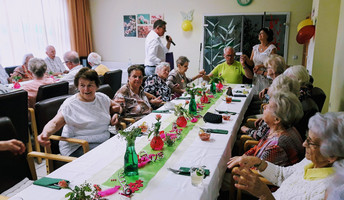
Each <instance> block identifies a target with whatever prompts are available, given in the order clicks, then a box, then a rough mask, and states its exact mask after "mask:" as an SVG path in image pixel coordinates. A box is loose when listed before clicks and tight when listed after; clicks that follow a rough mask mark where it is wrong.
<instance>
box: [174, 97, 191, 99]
mask: <svg viewBox="0 0 344 200" xmlns="http://www.w3.org/2000/svg"><path fill="white" fill-rule="evenodd" d="M177 99H191V97H178V98H177Z"/></svg>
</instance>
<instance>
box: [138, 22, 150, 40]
mask: <svg viewBox="0 0 344 200" xmlns="http://www.w3.org/2000/svg"><path fill="white" fill-rule="evenodd" d="M152 29H153V26H152V25H148V26H146V25H139V26H137V37H138V38H146V37H147V35H148V33H149V32H150V31H151V30H152Z"/></svg>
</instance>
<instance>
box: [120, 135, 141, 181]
mask: <svg viewBox="0 0 344 200" xmlns="http://www.w3.org/2000/svg"><path fill="white" fill-rule="evenodd" d="M124 174H125V175H126V176H136V175H139V166H138V159H137V154H136V151H135V140H134V141H127V150H126V151H125V154H124Z"/></svg>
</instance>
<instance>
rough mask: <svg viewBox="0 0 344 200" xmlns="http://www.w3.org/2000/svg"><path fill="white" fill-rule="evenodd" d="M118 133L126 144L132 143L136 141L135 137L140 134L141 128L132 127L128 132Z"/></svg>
mask: <svg viewBox="0 0 344 200" xmlns="http://www.w3.org/2000/svg"><path fill="white" fill-rule="evenodd" d="M118 133H119V134H120V135H121V136H122V137H124V138H125V139H126V140H127V142H128V143H134V142H135V140H136V137H137V136H139V135H140V134H141V128H140V127H133V128H131V129H130V130H127V131H125V130H123V131H122V130H121V131H118Z"/></svg>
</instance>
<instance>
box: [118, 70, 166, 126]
mask: <svg viewBox="0 0 344 200" xmlns="http://www.w3.org/2000/svg"><path fill="white" fill-rule="evenodd" d="M143 74H144V69H143V67H141V66H140V65H132V66H130V67H129V68H128V76H129V77H128V83H127V84H125V85H123V86H122V87H121V88H120V89H119V90H118V91H117V93H116V94H115V96H114V99H115V101H116V102H118V103H120V105H121V106H122V108H123V115H124V117H131V118H134V119H135V120H138V119H140V118H142V117H143V116H144V115H148V114H149V113H151V112H152V107H151V105H150V104H154V105H156V106H159V105H160V104H161V103H162V100H161V99H160V98H161V97H158V98H156V97H155V96H154V95H151V94H149V93H146V92H144V90H143V88H142V86H141V85H142V80H143Z"/></svg>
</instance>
